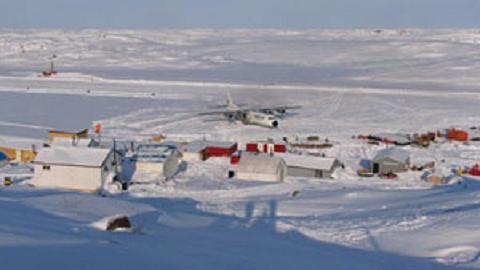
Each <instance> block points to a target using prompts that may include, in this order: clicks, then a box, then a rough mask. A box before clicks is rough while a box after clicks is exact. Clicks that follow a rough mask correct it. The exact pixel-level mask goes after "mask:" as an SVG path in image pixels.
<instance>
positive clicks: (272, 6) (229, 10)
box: [0, 0, 480, 29]
mask: <svg viewBox="0 0 480 270" xmlns="http://www.w3.org/2000/svg"><path fill="white" fill-rule="evenodd" d="M364 27H369V28H377V27H378V28H379V27H383V28H399V27H422V28H456V27H467V28H471V27H478V28H480V0H330V1H327V0H297V1H295V0H137V1H134V0H132V1H126V0H116V1H115V0H76V1H75V0H0V28H64V29H69V28H75V29H77V28H134V29H138V28H149V29H161V28H364Z"/></svg>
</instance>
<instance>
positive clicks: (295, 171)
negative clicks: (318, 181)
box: [282, 154, 342, 178]
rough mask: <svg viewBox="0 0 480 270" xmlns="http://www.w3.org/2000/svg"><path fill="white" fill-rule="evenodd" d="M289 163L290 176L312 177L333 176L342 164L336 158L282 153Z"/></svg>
mask: <svg viewBox="0 0 480 270" xmlns="http://www.w3.org/2000/svg"><path fill="white" fill-rule="evenodd" d="M282 157H283V159H284V160H285V162H286V163H287V168H288V169H287V172H288V176H295V177H310V178H332V174H333V172H334V171H335V169H336V168H338V167H340V166H342V164H341V163H340V162H339V161H338V160H337V159H335V158H322V157H314V156H301V155H293V154H286V155H282Z"/></svg>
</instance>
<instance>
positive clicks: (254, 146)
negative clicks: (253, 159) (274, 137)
mask: <svg viewBox="0 0 480 270" xmlns="http://www.w3.org/2000/svg"><path fill="white" fill-rule="evenodd" d="M245 151H247V152H250V153H255V152H258V153H285V152H287V147H286V145H285V144H278V143H274V142H269V141H266V142H256V143H247V145H246V146H245Z"/></svg>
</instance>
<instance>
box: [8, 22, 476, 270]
mask: <svg viewBox="0 0 480 270" xmlns="http://www.w3.org/2000/svg"><path fill="white" fill-rule="evenodd" d="M479 46H480V31H478V30H436V31H431V30H430V31H426V30H415V29H413V30H383V31H381V32H379V33H377V32H375V31H370V30H356V31H302V32H297V31H276V30H255V31H254V30H232V31H213V30H188V31H187V30H184V31H162V32H154V31H96V30H88V31H80V32H70V31H24V32H8V31H3V32H0V57H1V59H2V61H0V100H1V101H2V106H0V142H1V143H2V144H19V143H22V144H25V145H28V144H29V142H30V141H31V142H38V141H41V140H42V139H43V138H44V137H45V135H46V130H47V129H83V128H86V127H91V126H92V123H93V122H101V123H102V124H103V126H104V133H105V134H104V139H111V138H117V139H127V140H141V139H146V138H149V137H150V136H152V135H155V134H167V135H168V136H169V137H170V138H172V139H178V140H182V141H184V140H191V139H198V138H203V137H207V138H210V139H221V140H235V141H239V142H247V141H249V140H256V139H266V138H280V137H283V136H289V135H300V136H302V135H320V136H321V137H322V138H326V137H328V138H329V140H331V141H333V142H334V145H335V146H334V147H333V148H332V149H329V150H327V151H326V154H327V155H328V156H334V157H337V158H339V159H340V160H341V161H343V162H344V163H345V164H346V165H347V168H346V169H345V170H344V171H340V172H338V174H337V175H336V179H335V180H316V179H296V178H289V179H288V180H287V181H286V182H284V183H279V184H260V183H241V182H235V181H232V180H227V179H226V168H227V167H228V164H227V161H225V160H209V161H207V162H205V163H190V164H188V167H187V171H186V172H185V173H183V174H181V175H180V176H179V177H178V179H176V180H175V182H170V183H159V184H152V185H137V186H133V187H132V189H131V190H130V191H129V192H128V193H124V194H120V195H112V196H110V197H108V198H101V197H99V196H96V195H80V194H75V193H65V192H59V191H38V190H35V189H32V188H31V187H29V186H28V179H27V180H24V179H25V178H28V175H29V174H31V172H30V171H29V170H28V168H15V167H10V168H4V169H1V170H0V175H2V176H3V175H17V176H19V182H18V184H16V185H14V186H11V187H4V188H2V189H0V205H1V206H2V207H1V208H0V217H1V218H0V249H1V252H0V259H1V260H2V261H3V262H7V265H9V266H10V268H12V269H31V268H33V267H36V268H38V267H40V268H44V269H51V268H54V269H57V268H58V269H85V268H91V267H92V265H94V266H95V267H98V268H100V267H101V268H107V269H108V268H113V267H114V265H115V264H119V265H122V266H124V267H125V268H133V267H136V266H138V265H143V266H144V267H145V268H146V269H158V268H169V269H225V268H233V269H265V268H272V267H275V268H279V269H292V268H298V269H318V268H319V267H323V268H331V269H352V268H355V269H437V268H443V267H444V268H450V267H454V268H455V267H464V266H466V267H474V268H479V267H480V261H479V260H478V257H479V255H480V244H479V243H480V242H479V240H480V233H479V232H478V224H480V223H479V222H478V218H479V215H480V183H478V182H477V181H476V180H474V179H469V180H468V179H465V181H464V182H462V183H461V184H454V185H449V186H444V187H431V186H429V185H428V184H426V183H424V182H422V181H421V180H420V173H407V174H404V175H401V176H400V179H399V180H397V181H389V180H381V179H377V178H372V179H360V178H358V177H357V176H356V175H355V170H356V168H358V162H359V160H360V159H361V158H369V157H372V156H373V155H374V154H375V152H376V151H377V150H378V149H381V148H382V146H371V145H366V144H365V143H363V142H361V141H358V140H353V139H352V135H356V134H368V133H375V132H406V133H414V132H426V131H429V130H434V129H441V128H449V127H452V126H456V127H460V128H469V127H471V126H477V127H478V126H479V125H480V124H479V123H480V115H479V112H480V110H479V108H478V103H479V100H480V93H479V90H478V89H479V86H480V79H478V76H477V74H478V73H479V71H480V65H479V64H478V63H479V61H478V60H479V59H480V50H479ZM53 54H55V55H56V60H55V62H56V65H57V69H58V70H59V71H60V73H59V74H58V75H57V76H55V77H52V78H42V77H39V76H38V75H39V73H40V71H41V70H43V69H47V68H48V61H49V57H51V56H52V55H53ZM226 90H229V91H230V92H231V93H232V96H233V97H234V99H235V101H238V102H239V103H252V104H263V105H265V104H267V105H272V104H276V103H286V104H289V103H294V104H300V105H303V108H302V109H301V110H299V111H297V112H295V113H293V114H291V115H289V116H287V117H286V118H285V119H283V120H282V121H281V122H280V128H279V129H276V130H270V129H264V128H260V127H255V126H243V125H240V124H238V125H235V124H229V123H227V122H209V121H204V120H205V119H204V118H200V117H198V116H197V115H196V113H197V112H202V111H204V110H205V108H206V107H207V106H208V105H212V104H215V103H220V102H223V99H224V96H225V93H226ZM407 149H408V150H409V151H411V152H412V156H413V160H416V161H418V162H423V161H430V160H434V161H437V163H438V164H440V167H441V168H442V169H444V170H448V168H449V167H450V166H451V165H452V164H462V165H473V164H474V163H476V162H480V144H475V143H472V144H471V145H462V144H457V143H440V144H437V145H434V146H433V147H431V148H429V149H428V150H425V149H419V148H414V147H407ZM441 160H445V162H443V163H442V162H440V161H441ZM293 191H300V193H299V195H298V196H296V197H291V196H290V194H291V193H292V192H293ZM116 214H128V215H130V216H132V218H133V222H134V224H135V225H136V229H135V230H134V231H133V232H130V233H113V234H111V233H105V232H101V231H97V230H96V229H95V228H93V227H92V226H91V224H92V223H94V222H96V221H98V220H101V219H102V218H104V217H106V216H112V215H116ZM78 254H80V255H78ZM26 258H28V259H27V260H26ZM65 258H70V259H69V260H66V259H65Z"/></svg>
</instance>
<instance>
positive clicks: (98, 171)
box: [32, 146, 116, 192]
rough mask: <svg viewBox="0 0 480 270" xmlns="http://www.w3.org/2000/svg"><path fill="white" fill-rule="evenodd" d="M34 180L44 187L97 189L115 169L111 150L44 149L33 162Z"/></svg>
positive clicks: (58, 147) (111, 175)
mask: <svg viewBox="0 0 480 270" xmlns="http://www.w3.org/2000/svg"><path fill="white" fill-rule="evenodd" d="M33 164H34V170H35V174H34V177H33V180H32V183H33V184H34V185H35V186H37V187H42V188H60V189H72V190H80V191H89V192H93V191H97V190H100V189H101V188H102V187H103V186H104V185H105V184H106V183H108V182H110V181H112V180H113V178H114V176H115V174H116V172H115V170H116V168H115V167H116V164H115V157H114V154H113V150H112V149H101V148H84V147H60V146H57V147H53V148H43V149H42V150H41V151H40V152H39V153H38V155H37V157H36V158H35V160H34V161H33Z"/></svg>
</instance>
